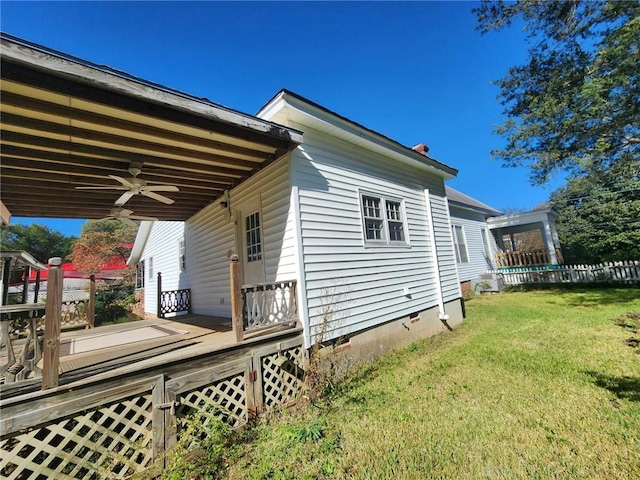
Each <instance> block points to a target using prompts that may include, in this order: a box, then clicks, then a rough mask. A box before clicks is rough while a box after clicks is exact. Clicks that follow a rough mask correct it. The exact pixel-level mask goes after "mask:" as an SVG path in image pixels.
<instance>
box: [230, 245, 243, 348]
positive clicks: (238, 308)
mask: <svg viewBox="0 0 640 480" xmlns="http://www.w3.org/2000/svg"><path fill="white" fill-rule="evenodd" d="M229 260H230V262H229V277H230V279H231V323H232V325H233V332H234V333H235V335H236V342H238V343H240V342H242V340H243V339H244V331H243V330H244V322H243V321H242V290H241V288H240V270H239V269H238V263H239V258H238V255H231V258H230V259H229Z"/></svg>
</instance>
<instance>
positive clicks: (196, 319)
mask: <svg viewBox="0 0 640 480" xmlns="http://www.w3.org/2000/svg"><path fill="white" fill-rule="evenodd" d="M300 332H301V328H297V327H296V328H294V327H287V326H276V327H273V328H272V329H269V330H262V331H260V332H256V333H252V334H248V335H247V334H245V339H244V341H243V342H241V343H237V342H236V340H235V334H234V333H233V331H232V328H231V320H230V319H228V318H220V317H212V316H206V315H196V314H189V315H181V316H177V317H172V318H165V319H159V318H150V319H146V320H138V321H133V322H129V323H122V324H116V325H107V326H100V327H95V328H92V329H86V330H72V331H64V332H62V334H61V338H60V378H59V382H60V385H63V384H67V383H71V382H74V381H77V380H80V379H82V378H86V377H94V376H95V377H96V378H98V377H104V378H109V377H113V376H115V375H126V374H130V373H133V372H136V371H139V370H145V369H150V368H156V367H158V366H159V365H169V364H172V363H177V362H180V361H183V360H186V359H189V358H195V357H198V356H202V355H221V356H222V357H225V358H226V357H230V356H237V355H242V354H243V352H242V351H243V350H245V349H247V350H249V349H251V348H252V347H253V346H254V345H255V344H256V343H259V342H263V341H268V340H272V339H277V338H278V337H281V336H282V337H284V336H291V335H295V334H300ZM38 366H39V367H40V368H42V360H41V361H40V362H39V364H38ZM39 381H40V379H31V380H29V381H26V382H19V383H23V384H24V387H26V388H28V385H27V384H30V383H34V384H36V383H39ZM2 387H3V388H2V390H4V392H3V394H4V393H7V391H8V390H13V388H14V387H18V385H17V384H6V385H3V386H2ZM20 389H21V388H20V387H18V390H20ZM2 396H4V395H2Z"/></svg>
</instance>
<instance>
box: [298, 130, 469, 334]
mask: <svg viewBox="0 0 640 480" xmlns="http://www.w3.org/2000/svg"><path fill="white" fill-rule="evenodd" d="M300 128H301V129H302V130H304V132H305V143H304V145H303V147H301V148H300V149H298V150H296V151H294V153H293V154H292V161H293V170H294V178H295V184H296V185H297V186H298V201H299V208H300V229H301V236H302V239H301V241H302V256H303V261H304V279H305V287H306V292H307V306H308V311H307V314H308V318H309V321H310V325H311V335H312V336H314V335H315V334H317V332H318V330H319V328H320V326H321V324H322V322H323V318H324V317H327V319H328V323H329V325H328V326H329V331H328V332H327V334H326V336H325V337H324V339H325V340H327V339H330V338H334V337H336V336H338V335H342V334H346V333H352V332H356V331H358V330H362V329H365V328H369V327H372V326H375V325H379V324H382V323H384V322H387V321H391V320H394V319H397V318H399V317H402V316H404V315H408V314H411V313H414V312H417V311H419V310H423V309H426V308H429V307H432V306H435V305H437V303H438V297H437V290H436V282H435V273H434V269H433V252H434V249H433V247H432V245H430V240H429V231H428V228H430V226H429V225H428V221H427V215H426V204H425V197H424V190H425V189H429V191H430V192H431V198H432V202H434V203H436V204H437V205H438V208H439V210H437V208H436V210H437V212H436V214H435V216H434V222H435V223H438V222H439V223H440V224H442V225H440V227H439V229H437V230H436V231H437V232H438V233H439V237H440V238H442V237H445V241H446V242H448V245H447V246H448V250H447V249H445V254H440V253H439V257H440V256H441V255H442V258H441V260H440V262H441V267H440V268H441V269H443V270H444V271H445V272H449V271H450V270H451V269H453V283H452V285H454V286H455V287H456V288H457V283H456V275H455V262H454V263H453V265H452V266H451V265H449V263H451V262H449V263H447V259H448V257H447V252H448V253H449V256H451V255H453V249H452V248H451V246H450V242H451V238H450V236H445V235H444V233H443V232H448V229H449V226H448V222H447V216H446V208H445V209H444V210H442V207H441V205H442V204H446V200H445V199H444V184H443V181H442V179H441V178H439V177H437V176H434V175H431V174H429V173H427V172H424V171H422V170H418V169H415V168H412V167H409V166H406V165H400V164H397V163H392V162H390V161H389V160H388V159H385V158H384V157H381V156H379V155H377V154H373V153H371V152H368V151H365V150H362V149H361V148H358V147H356V146H354V145H351V144H349V143H346V142H343V141H341V140H336V139H335V138H330V137H328V136H326V135H323V134H321V133H318V132H316V131H314V130H312V129H309V128H307V127H305V126H300ZM359 192H372V193H377V194H380V195H384V196H387V197H393V198H399V199H402V200H404V204H405V214H406V221H407V230H408V231H407V232H405V234H408V238H409V245H393V246H388V245H384V246H375V247H374V246H369V245H365V243H364V238H363V231H362V220H361V215H360V197H359ZM442 211H444V215H443V214H442ZM450 283H451V282H448V283H446V285H447V288H449V289H451V288H450ZM405 288H407V289H408V291H409V293H410V295H409V296H407V295H406V294H405Z"/></svg>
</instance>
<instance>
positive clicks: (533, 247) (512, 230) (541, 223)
mask: <svg viewBox="0 0 640 480" xmlns="http://www.w3.org/2000/svg"><path fill="white" fill-rule="evenodd" d="M447 199H448V201H449V215H450V219H451V233H452V236H453V243H454V248H455V253H456V263H457V267H458V278H459V280H460V287H461V290H462V291H463V293H464V292H467V291H469V290H475V289H476V285H477V284H478V283H479V282H483V283H485V282H486V281H487V280H489V281H495V277H491V276H489V277H487V275H486V274H487V271H488V270H496V269H500V268H512V267H518V268H520V267H536V268H538V267H542V266H548V265H557V264H559V263H562V251H561V249H560V240H559V239H558V232H557V230H556V219H557V218H558V213H557V212H555V211H553V210H551V209H549V208H539V209H536V210H533V211H530V212H524V213H517V214H511V215H503V214H502V212H500V211H498V210H496V209H495V208H493V207H490V206H489V205H486V204H484V203H482V202H480V201H478V200H476V199H475V198H472V197H470V196H468V195H465V194H464V193H462V192H459V191H457V190H455V189H453V188H451V187H449V186H447ZM484 288H486V285H483V289H484ZM492 289H495V288H494V287H493V288H492Z"/></svg>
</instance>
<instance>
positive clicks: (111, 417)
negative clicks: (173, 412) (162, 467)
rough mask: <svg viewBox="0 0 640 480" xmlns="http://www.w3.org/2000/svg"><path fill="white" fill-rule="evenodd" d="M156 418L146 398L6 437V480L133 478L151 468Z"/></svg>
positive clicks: (1, 447) (2, 468)
mask: <svg viewBox="0 0 640 480" xmlns="http://www.w3.org/2000/svg"><path fill="white" fill-rule="evenodd" d="M151 413H152V396H151V392H146V393H143V394H141V395H136V396H132V397H129V398H126V399H122V400H119V401H117V402H114V403H111V404H108V405H106V406H103V407H100V408H96V409H92V410H89V411H84V412H80V413H78V414H76V415H74V416H71V417H67V418H64V419H61V420H58V421H57V422H52V423H48V424H45V425H39V426H37V427H35V428H34V429H32V430H30V431H27V432H24V431H22V432H18V433H17V434H15V435H12V436H9V437H6V438H4V439H3V440H2V442H1V443H0V454H1V455H2V456H1V458H0V477H1V478H7V479H10V480H13V479H16V480H17V479H20V480H46V479H53V478H55V479H90V480H94V479H95V480H98V479H103V478H114V479H120V478H126V477H129V476H131V475H132V474H133V473H134V472H136V471H138V472H140V471H142V470H144V469H145V468H146V467H148V466H149V465H150V464H151V460H152V423H151Z"/></svg>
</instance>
